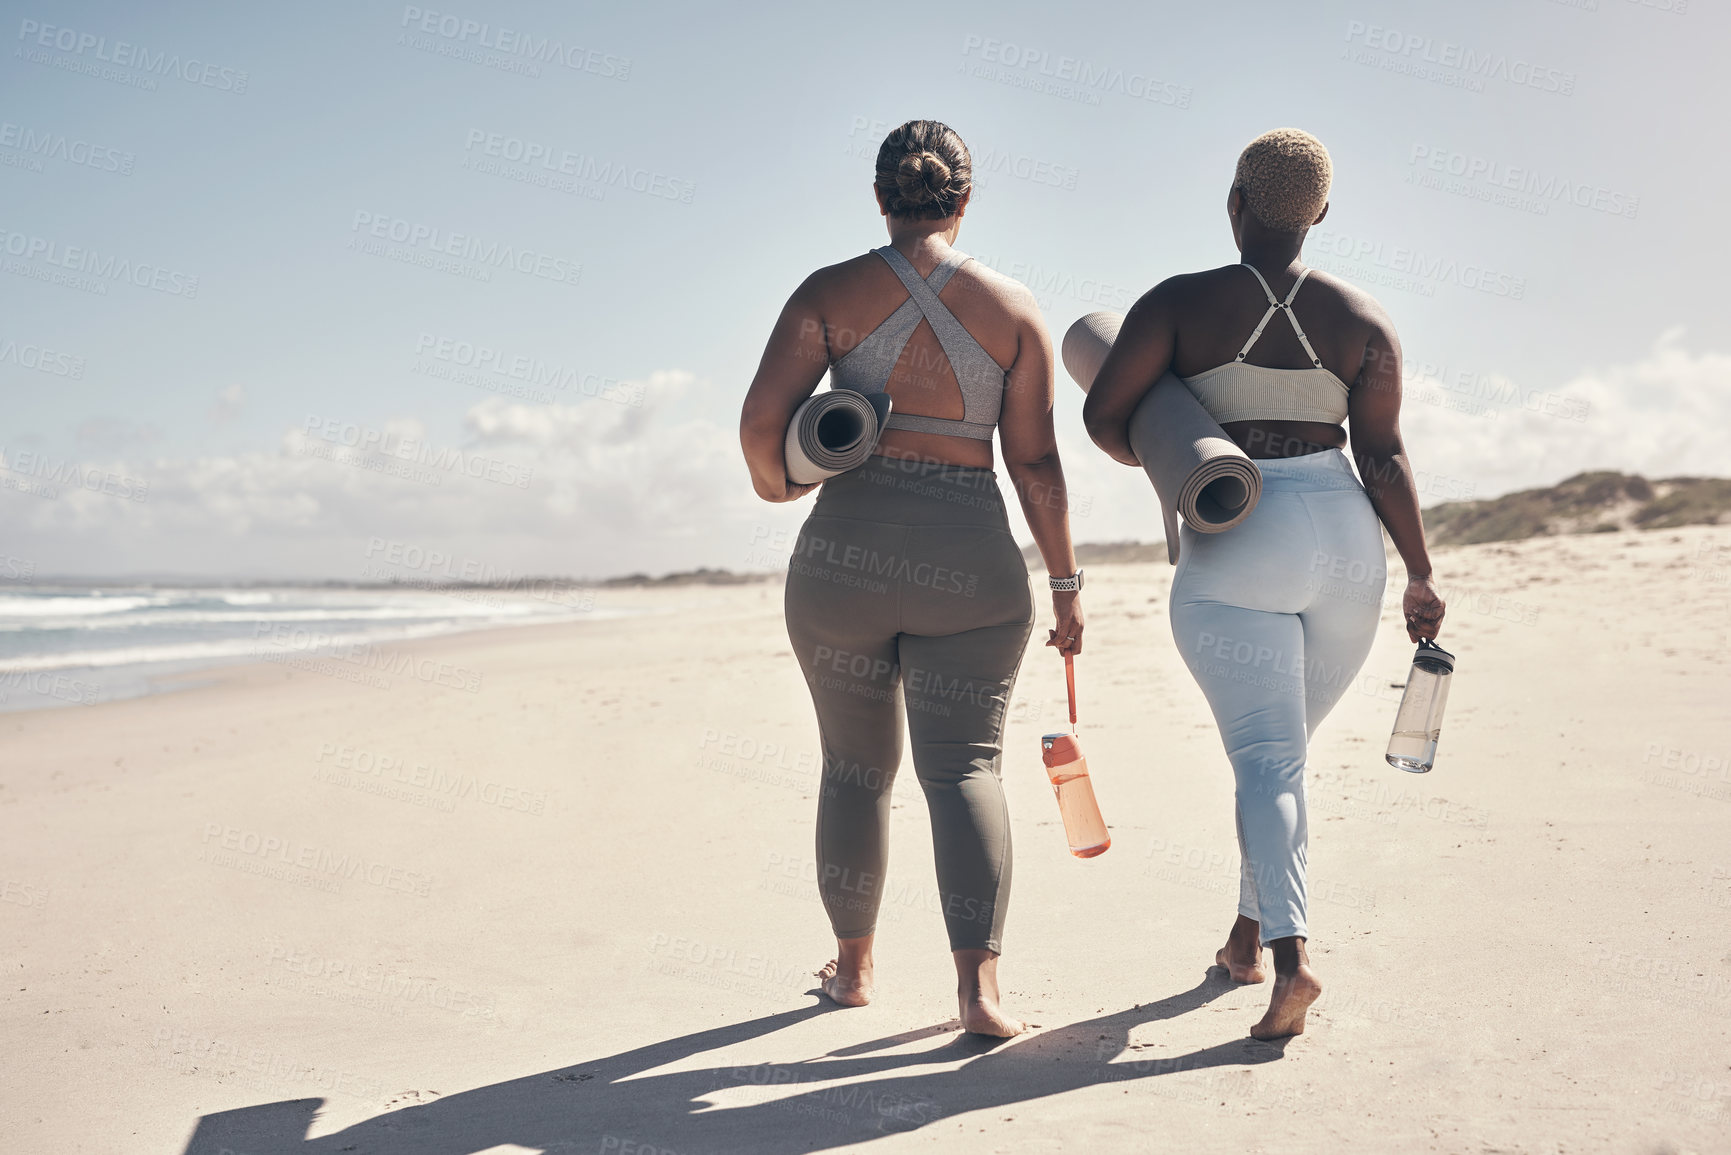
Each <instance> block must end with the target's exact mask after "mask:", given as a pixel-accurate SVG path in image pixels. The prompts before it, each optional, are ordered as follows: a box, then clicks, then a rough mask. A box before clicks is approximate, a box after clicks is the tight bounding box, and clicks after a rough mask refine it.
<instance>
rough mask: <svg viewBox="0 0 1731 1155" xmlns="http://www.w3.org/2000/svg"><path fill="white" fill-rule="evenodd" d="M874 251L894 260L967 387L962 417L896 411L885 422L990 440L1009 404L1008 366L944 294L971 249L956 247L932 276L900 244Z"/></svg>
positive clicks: (963, 387)
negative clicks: (963, 320)
mask: <svg viewBox="0 0 1731 1155" xmlns="http://www.w3.org/2000/svg"><path fill="white" fill-rule="evenodd" d="M872 251H873V252H875V253H877V255H878V256H880V257H882V258H883V259H884V263H885V264H887V265H889V267H890V269H891V271H893V272H894V273H895V275H896V276H897V278H899V279H900V280H901V283H902V284H903V286H905V287H906V288H907V291H908V298H909V300H910V301H911V302H912V303H913V305H914V307H915V308H917V309H918V310H919V313H920V315H921V316H922V317H924V318H925V320H926V323H927V324H929V325H930V326H931V327H932V335H933V336H935V337H937V339H938V344H939V345H940V346H941V347H942V348H943V351H944V356H945V357H946V358H948V359H949V362H950V371H951V372H952V373H954V374H955V378H956V385H957V387H959V388H960V389H961V391H962V420H960V421H956V420H953V419H951V418H948V417H922V416H920V415H918V414H914V413H893V412H892V413H891V414H890V416H889V420H888V421H886V422H885V423H884V424H885V427H886V428H889V429H906V430H909V431H911V432H915V433H941V434H945V435H947V436H950V437H969V438H973V439H975V440H978V441H990V440H991V438H992V431H993V430H994V429H995V428H997V424H998V414H999V413H1000V411H1001V410H1002V407H1003V388H1004V370H1003V368H1002V366H1000V365H999V364H998V363H997V362H996V361H994V360H992V357H991V354H989V353H987V352H986V350H985V349H984V347H982V346H981V345H980V343H979V342H978V341H976V340H975V339H974V335H973V334H972V333H970V332H968V330H967V328H966V327H965V326H964V325H963V324H962V323H961V322H960V321H958V320H956V315H955V314H954V313H952V312H950V310H949V307H948V306H947V305H945V304H944V303H943V302H942V301H941V300H939V299H938V293H939V292H940V291H942V289H943V287H944V286H945V285H947V284H949V281H950V278H951V277H952V276H953V275H954V274H955V271H956V270H957V269H958V268H960V267H961V266H962V265H963V264H965V263H966V262H967V261H968V260H970V259H971V258H969V257H968V256H967V255H966V254H965V253H960V252H954V251H952V252H951V253H950V255H949V256H947V257H945V258H944V260H943V263H942V264H940V265H939V266H938V267H937V268H936V269H934V270H932V275H931V276H930V277H929V278H926V277H922V276H920V274H919V270H918V269H916V268H914V266H913V262H911V261H909V260H908V259H907V258H906V257H904V256H903V255H902V254H901V253H900V252H898V251H897V250H896V249H895V248H894V246H891V245H885V246H884V247H883V248H881V249H874V250H872ZM916 327H917V326H916ZM912 335H913V333H912V330H911V329H910V330H909V332H908V334H907V337H903V338H902V341H901V345H902V347H905V346H906V344H907V340H908V337H911V336H912ZM895 355H896V356H897V357H899V356H900V355H901V348H897V349H896V351H895ZM884 376H885V382H884V383H885V384H887V383H888V372H887V371H886V372H885V374H884ZM882 387H883V386H882V385H880V386H879V388H882Z"/></svg>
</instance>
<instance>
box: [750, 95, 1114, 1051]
mask: <svg viewBox="0 0 1731 1155" xmlns="http://www.w3.org/2000/svg"><path fill="white" fill-rule="evenodd" d="M971 170H972V165H971V161H970V158H969V155H968V150H967V146H966V145H964V144H963V143H962V139H961V137H959V136H957V135H956V133H955V132H954V130H952V129H950V128H949V127H948V126H946V125H943V124H940V123H938V122H937V121H933V120H911V121H909V122H907V123H906V124H904V125H902V126H901V127H899V128H897V129H896V130H895V131H894V132H891V133H890V134H889V136H888V137H886V138H885V139H884V142H883V145H882V147H881V148H880V149H879V150H878V157H877V176H876V179H875V180H874V182H873V195H874V197H875V198H876V200H877V207H878V212H879V213H880V214H881V215H882V216H883V217H884V219H885V222H886V224H887V225H888V228H889V239H890V243H889V244H887V245H885V246H883V247H882V248H879V249H874V250H872V251H871V252H869V253H866V254H865V255H863V256H859V257H855V258H853V259H852V260H848V261H843V262H842V263H841V264H839V265H831V266H829V267H828V268H824V269H819V270H818V271H817V272H815V273H813V274H812V275H811V276H810V277H808V278H806V280H805V283H804V284H802V285H801V286H800V287H799V289H798V290H797V291H796V292H795V293H794V294H793V297H792V298H791V299H790V300H789V301H788V303H787V306H786V307H785V308H784V309H783V310H782V313H781V319H780V320H778V321H777V322H776V325H775V330H774V332H773V333H772V334H771V335H770V339H769V345H768V347H767V348H766V349H765V350H764V354H763V361H762V363H761V364H760V365H759V367H758V371H757V377H756V379H755V380H753V381H752V383H751V390H750V392H749V393H748V394H747V395H746V398H745V407H744V412H743V413H742V415H741V418H740V440H741V443H742V444H743V446H744V449H745V457H746V462H747V464H748V465H749V466H750V468H751V479H752V485H753V486H754V487H755V488H756V490H757V494H758V496H759V497H762V498H763V499H764V500H766V501H792V500H795V499H796V498H799V497H801V496H803V495H804V494H805V493H807V492H809V491H810V490H811V489H813V488H815V487H814V486H810V485H798V484H795V483H794V482H792V481H791V480H789V478H788V476H787V463H786V460H785V458H784V456H783V443H784V439H785V437H786V434H787V428H788V422H789V420H790V419H791V418H792V416H793V413H794V410H795V409H797V408H798V407H799V405H800V404H801V403H802V402H803V401H804V400H805V399H806V398H807V397H808V396H810V394H811V392H812V390H813V389H814V388H816V386H817V384H818V381H819V379H821V378H822V377H823V375H824V372H825V371H826V370H828V371H829V373H830V374H831V377H832V385H833V386H834V387H835V388H838V389H854V390H857V391H859V392H861V393H867V394H875V393H880V392H887V393H888V394H889V395H890V398H891V401H892V403H893V410H892V412H891V414H890V416H889V419H888V421H887V422H886V423H885V425H886V428H885V430H884V432H883V435H882V438H881V439H880V440H879V442H878V444H877V447H876V452H875V454H874V456H872V457H871V458H870V459H869V460H868V461H867V463H866V464H865V465H862V466H860V467H859V468H858V469H855V470H852V471H850V472H847V473H843V474H841V475H839V476H837V477H833V478H831V479H830V480H829V481H826V482H824V483H823V491H822V492H821V493H820V494H819V495H818V498H817V504H816V505H815V506H814V507H813V509H812V511H811V516H810V517H809V518H807V519H806V522H805V525H804V527H803V528H802V529H801V530H800V535H799V539H798V541H797V543H796V545H795V547H794V551H793V557H792V559H791V560H790V562H789V564H788V573H787V593H786V614H787V632H788V637H789V639H790V640H791V641H792V642H793V650H794V655H795V657H796V658H797V659H798V660H799V664H800V668H801V670H802V671H803V672H804V674H805V679H806V683H807V685H808V686H809V687H810V689H811V697H812V703H813V705H814V706H815V707H816V709H817V719H818V730H819V733H820V736H821V740H822V746H823V782H822V786H821V792H820V796H819V799H818V812H817V860H818V889H819V892H820V894H821V896H822V898H823V903H824V907H825V909H826V910H827V911H828V913H829V918H830V925H831V928H832V930H833V931H834V932H835V937H836V957H835V959H833V960H831V961H830V962H829V964H828V965H826V966H825V967H824V968H823V969H822V970H820V971H819V972H818V974H819V977H820V978H821V980H822V985H823V991H824V993H825V994H826V995H828V996H829V997H830V998H831V999H833V1000H834V1001H835V1002H837V1003H840V1004H842V1005H843V1006H860V1005H863V1004H864V1003H866V1002H867V1001H869V1000H870V998H871V993H872V981H873V962H872V943H873V936H874V935H875V933H876V921H877V911H878V905H879V902H880V901H881V898H882V893H883V890H882V888H883V878H884V862H885V859H886V857H887V853H888V848H889V844H888V834H889V811H890V786H891V783H892V781H893V780H894V777H895V772H896V767H897V764H898V763H899V762H900V760H901V749H902V708H903V703H904V700H905V703H906V710H907V713H906V717H907V728H908V732H909V736H910V738H911V739H912V746H913V758H914V772H915V773H916V774H917V775H918V776H919V780H920V787H921V789H922V790H924V792H925V796H926V805H927V808H928V809H929V811H930V813H931V824H932V842H933V848H934V850H935V852H936V858H937V873H938V899H939V906H940V908H941V910H942V913H943V917H944V922H945V925H946V927H947V928H948V931H949V940H950V949H951V953H952V957H953V959H954V962H955V966H956V979H957V995H958V1000H959V1003H960V1010H961V1022H962V1026H963V1028H964V1029H966V1030H969V1031H973V1032H977V1033H979V1034H985V1035H1000V1036H1002V1035H1013V1034H1016V1033H1018V1032H1020V1031H1021V1030H1022V1029H1023V1026H1022V1024H1021V1023H1020V1022H1018V1021H1017V1020H1016V1019H1014V1018H1011V1017H1010V1016H1009V1015H1007V1014H1005V1013H1004V1012H1003V1010H1002V1009H1001V1008H1000V1007H999V998H998V980H997V961H998V954H999V951H1000V950H1001V949H1002V934H1003V926H1004V915H1005V913H1006V907H1007V900H1008V898H1009V889H1010V825H1009V813H1008V810H1007V809H1006V807H1005V803H1004V792H1003V786H1002V784H1001V783H1000V781H999V779H998V768H999V760H1000V758H1001V756H1002V736H1003V728H1004V714H1005V709H1006V706H1007V705H1008V702H1009V697H1010V690H1011V687H1012V685H1013V684H1014V682H1015V678H1016V672H1017V670H1018V669H1019V668H1020V666H1021V662H1022V653H1023V651H1024V650H1025V649H1026V647H1027V642H1028V635H1029V633H1030V631H1031V629H1032V627H1033V614H1034V611H1033V603H1032V601H1031V600H1030V597H1029V592H1028V571H1027V567H1026V565H1025V564H1024V563H1023V561H1022V554H1021V550H1020V549H1018V548H1017V546H1016V542H1015V539H1014V538H1013V537H1011V536H1010V527H1009V522H1008V521H1007V519H1006V516H1005V511H1004V501H1003V497H1002V496H1001V494H1000V493H999V491H998V481H997V474H996V473H994V472H993V471H992V434H993V432H994V431H996V433H997V436H998V441H999V444H1000V445H1001V446H1002V447H1003V453H1004V465H1005V468H1006V470H1007V471H1008V473H1009V475H1010V481H1011V483H1012V484H1013V485H1014V486H1015V489H1016V495H1017V496H1018V497H1019V498H1020V499H1021V503H1022V511H1023V513H1024V514H1025V515H1026V516H1027V520H1028V526H1029V528H1030V529H1031V530H1032V531H1033V533H1034V540H1035V542H1036V544H1038V546H1039V548H1040V553H1041V555H1042V557H1043V558H1044V560H1045V562H1046V567H1047V569H1048V570H1050V571H1051V573H1052V574H1054V575H1058V576H1057V577H1054V579H1053V580H1052V582H1051V585H1052V590H1053V594H1052V609H1053V616H1054V618H1055V620H1056V626H1057V628H1056V629H1054V630H1053V631H1052V632H1051V636H1050V640H1049V641H1048V643H1047V644H1048V645H1055V646H1057V647H1058V648H1059V650H1060V651H1062V652H1064V653H1067V654H1074V653H1077V652H1079V651H1080V650H1081V648H1082V611H1081V607H1080V605H1079V604H1078V596H1077V591H1079V590H1080V589H1081V581H1082V579H1081V574H1080V573H1079V572H1077V570H1076V564H1075V563H1076V559H1075V554H1074V553H1073V551H1072V550H1071V548H1070V528H1069V520H1068V516H1067V514H1066V507H1067V504H1068V502H1067V499H1066V497H1065V489H1064V471H1063V467H1062V465H1061V464H1060V463H1059V461H1058V447H1057V441H1056V438H1055V436H1054V434H1053V430H1052V343H1051V340H1050V338H1049V337H1048V336H1047V334H1046V327H1045V324H1044V322H1043V321H1042V319H1041V317H1040V313H1039V310H1038V309H1037V308H1036V307H1035V305H1034V302H1033V299H1032V296H1031V295H1030V294H1029V293H1028V292H1027V291H1026V289H1024V288H1023V287H1022V286H1020V285H1018V284H1017V283H1015V282H1014V281H1011V280H1009V279H1007V278H1004V277H1000V276H998V275H997V274H996V273H993V272H992V271H991V270H990V269H987V268H985V267H984V266H982V265H980V264H979V263H978V262H976V261H974V260H972V259H971V258H969V257H968V256H967V255H966V254H964V253H961V252H959V251H957V250H956V249H954V248H952V247H951V246H952V245H954V244H955V240H956V235H957V233H958V232H959V231H960V229H961V226H962V216H963V214H964V213H966V211H967V208H968V199H969V197H970V196H971V195H972V182H971Z"/></svg>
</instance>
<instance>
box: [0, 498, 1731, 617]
mask: <svg viewBox="0 0 1731 1155" xmlns="http://www.w3.org/2000/svg"><path fill="white" fill-rule="evenodd" d="M1424 517H1425V530H1426V537H1427V538H1428V539H1429V542H1430V545H1431V546H1432V547H1433V548H1442V547H1447V546H1453V545H1481V544H1485V543H1489V542H1497V541H1524V540H1526V539H1527V538H1531V537H1552V536H1558V535H1566V534H1577V533H1612V532H1632V531H1638V530H1649V529H1676V528H1679V527H1681V526H1685V525H1719V524H1724V523H1728V522H1731V478H1716V477H1669V478H1657V479H1654V480H1648V479H1647V478H1644V477H1641V476H1639V475H1637V474H1625V473H1618V472H1615V471H1612V470H1600V471H1594V472H1586V473H1577V474H1575V475H1574V476H1572V477H1569V478H1566V479H1564V480H1563V481H1560V482H1558V483H1557V484H1556V485H1552V486H1546V487H1542V488H1538V489H1523V490H1519V491H1517V492H1514V493H1508V494H1504V495H1503V496H1501V497H1493V498H1485V499H1483V500H1478V501H1447V502H1442V503H1440V504H1437V505H1433V506H1431V507H1429V508H1427V509H1426V510H1424ZM1075 549H1076V562H1077V564H1078V565H1081V566H1084V567H1086V566H1090V565H1093V566H1103V565H1133V564H1138V563H1143V562H1150V561H1159V560H1162V559H1164V558H1165V556H1166V543H1165V542H1164V541H1153V542H1142V541H1115V542H1078V543H1077V544H1076V547H1075ZM1022 556H1023V557H1024V559H1026V560H1027V561H1028V563H1029V564H1035V563H1037V562H1038V561H1039V557H1040V555H1039V551H1038V550H1037V549H1036V548H1035V547H1034V546H1033V545H1032V544H1031V543H1030V544H1028V545H1025V546H1023V548H1022ZM783 572H784V571H782V570H748V571H744V572H740V571H735V570H729V569H721V568H712V567H709V566H700V567H698V568H697V569H690V570H675V571H672V572H669V573H665V574H659V575H650V574H647V573H633V574H624V575H620V576H616V577H609V578H574V577H555V576H551V575H549V576H544V577H518V578H510V579H506V580H502V581H493V582H476V581H451V582H430V581H429V582H412V581H350V580H347V579H336V578H325V579H317V578H301V579H293V578H290V579H281V578H278V579H269V578H246V579H221V578H204V577H196V578H195V577H177V576H173V575H155V574H146V575H137V576H132V577H127V578H84V577H76V576H73V577H67V576H57V577H52V578H36V579H33V580H28V581H13V582H10V583H6V582H0V596H3V595H4V594H5V593H6V591H7V590H8V588H11V589H17V590H24V589H28V590H34V591H37V592H41V591H44V590H55V589H83V590H111V589H112V590H121V589H153V590H161V589H184V590H217V589H221V590H267V589H283V590H321V589H322V590H358V591H368V592H372V591H378V592H385V591H393V590H400V591H403V592H410V591H415V592H421V593H453V592H465V591H478V592H489V593H514V592H515V593H540V594H545V593H547V592H551V591H572V590H621V589H666V588H671V587H679V586H730V585H749V584H752V583H754V582H766V581H775V580H779V579H780V578H781V577H782V575H783Z"/></svg>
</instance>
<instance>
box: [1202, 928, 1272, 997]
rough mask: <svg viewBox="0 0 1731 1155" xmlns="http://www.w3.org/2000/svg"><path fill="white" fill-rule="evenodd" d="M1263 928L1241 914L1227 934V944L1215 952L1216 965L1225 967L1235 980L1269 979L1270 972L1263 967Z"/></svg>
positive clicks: (1245, 981)
mask: <svg viewBox="0 0 1731 1155" xmlns="http://www.w3.org/2000/svg"><path fill="white" fill-rule="evenodd" d="M1261 930H1262V927H1261V925H1260V924H1259V923H1257V922H1256V921H1255V920H1253V919H1248V918H1245V917H1244V916H1243V915H1242V914H1241V915H1239V916H1238V921H1237V922H1235V923H1233V924H1232V931H1231V933H1229V934H1228V935H1227V936H1226V945H1225V946H1223V947H1221V948H1220V949H1219V950H1217V951H1215V952H1214V963H1215V965H1216V966H1222V967H1225V968H1226V973H1227V974H1229V975H1231V976H1232V981H1233V982H1235V983H1260V982H1266V981H1268V972H1267V971H1265V970H1263V969H1262V940H1261V937H1260V935H1261Z"/></svg>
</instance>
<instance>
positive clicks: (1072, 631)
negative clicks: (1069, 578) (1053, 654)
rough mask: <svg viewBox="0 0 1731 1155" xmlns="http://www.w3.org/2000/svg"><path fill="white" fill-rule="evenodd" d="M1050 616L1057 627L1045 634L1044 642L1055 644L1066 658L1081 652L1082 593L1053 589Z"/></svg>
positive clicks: (1049, 644)
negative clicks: (1054, 619) (1055, 621)
mask: <svg viewBox="0 0 1731 1155" xmlns="http://www.w3.org/2000/svg"><path fill="white" fill-rule="evenodd" d="M1052 616H1053V617H1054V618H1056V619H1057V622H1058V628H1057V629H1055V630H1053V631H1051V632H1050V633H1049V634H1047V635H1046V644H1047V645H1048V646H1056V647H1057V649H1058V652H1059V653H1060V654H1063V655H1064V656H1065V657H1066V658H1073V657H1075V656H1076V655H1077V654H1079V653H1081V652H1082V594H1081V592H1080V591H1078V590H1054V591H1053V593H1052Z"/></svg>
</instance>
